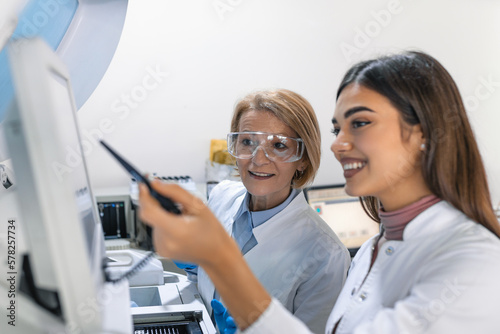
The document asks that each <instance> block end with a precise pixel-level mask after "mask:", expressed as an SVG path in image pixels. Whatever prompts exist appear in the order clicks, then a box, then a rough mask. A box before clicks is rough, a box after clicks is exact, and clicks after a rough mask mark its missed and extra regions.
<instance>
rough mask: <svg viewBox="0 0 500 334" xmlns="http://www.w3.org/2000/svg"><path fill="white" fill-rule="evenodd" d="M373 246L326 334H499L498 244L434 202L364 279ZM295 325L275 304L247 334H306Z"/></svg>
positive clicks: (353, 271)
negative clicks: (334, 328) (335, 328)
mask: <svg viewBox="0 0 500 334" xmlns="http://www.w3.org/2000/svg"><path fill="white" fill-rule="evenodd" d="M374 240H376V239H375V238H374V239H372V240H369V241H367V242H366V243H365V244H364V245H363V247H362V248H361V249H360V251H359V252H358V254H356V257H355V258H354V260H353V262H352V264H351V268H350V270H349V274H348V278H347V281H346V284H345V285H344V288H343V289H342V292H341V294H340V296H339V298H338V300H337V304H336V305H335V308H334V309H333V311H332V314H331V315H330V318H329V320H328V324H327V330H326V333H331V331H332V329H333V327H334V326H335V324H336V323H337V321H338V320H339V319H341V318H342V319H341V321H340V324H339V326H338V328H337V332H336V334H341V333H355V334H361V333H383V334H391V333H398V334H405V333H426V334H442V333H459V334H460V333H464V334H465V333H467V334H470V333H478V334H479V333H481V334H488V333H491V334H493V333H495V334H498V333H500V313H499V312H500V284H499V283H500V240H499V239H498V238H497V237H496V236H495V235H493V234H492V233H490V232H489V231H488V230H487V229H485V228H484V227H482V226H481V225H479V224H476V223H475V222H473V221H471V220H470V219H468V218H467V217H466V216H465V215H463V214H462V213H461V212H459V211H458V210H456V209H455V208H453V207H452V206H451V205H449V204H448V203H447V202H444V201H442V202H439V203H437V204H435V205H433V206H432V207H430V208H428V209H427V210H425V211H424V212H422V213H421V214H420V215H418V216H417V217H416V218H415V219H414V220H413V221H411V222H410V223H409V224H408V226H407V227H406V229H405V231H404V234H403V240H404V241H386V242H385V243H384V244H383V245H382V247H381V249H380V250H379V253H378V257H377V260H376V261H375V263H374V265H373V267H372V269H371V271H370V273H369V274H368V276H367V272H368V268H369V265H370V260H371V253H372V250H371V247H372V244H373V242H374ZM365 277H366V280H365V281H364V283H363V280H364V279H365ZM284 324H285V325H284ZM300 325H301V324H300V323H299V322H298V321H297V320H296V319H293V318H292V316H291V315H290V314H289V313H287V312H286V311H285V310H284V309H283V308H282V307H281V306H280V305H279V304H277V303H275V302H273V303H272V304H271V306H270V307H269V308H268V309H267V310H266V311H265V312H264V314H263V315H262V316H261V317H260V318H259V319H258V321H257V322H255V323H254V324H253V325H252V326H251V327H249V328H248V329H247V330H246V331H245V332H244V333H245V334H254V333H255V334H256V333H259V334H264V333H292V334H298V333H300V334H303V333H308V331H307V329H305V328H304V327H301V326H300Z"/></svg>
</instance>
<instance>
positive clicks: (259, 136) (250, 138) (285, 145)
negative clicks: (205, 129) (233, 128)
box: [227, 132, 304, 162]
mask: <svg viewBox="0 0 500 334" xmlns="http://www.w3.org/2000/svg"><path fill="white" fill-rule="evenodd" d="M259 148H260V149H262V152H264V154H265V155H266V157H267V158H268V159H269V160H271V161H276V162H294V161H297V160H300V159H301V158H302V155H303V154H304V142H303V141H302V139H300V138H291V137H286V136H281V135H275V134H272V133H265V132H231V133H229V134H228V135H227V150H228V152H229V153H230V154H231V155H232V156H233V157H235V158H237V159H251V158H253V157H254V156H255V155H256V154H257V150H258V149H259Z"/></svg>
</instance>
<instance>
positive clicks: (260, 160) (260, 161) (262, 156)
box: [252, 146, 271, 166]
mask: <svg viewBox="0 0 500 334" xmlns="http://www.w3.org/2000/svg"><path fill="white" fill-rule="evenodd" d="M270 161H271V160H270V159H269V158H268V156H267V152H266V151H265V149H264V148H263V147H261V146H258V147H257V148H256V149H255V152H254V153H253V156H252V162H253V163H254V164H256V165H258V166H262V165H265V164H267V163H269V162H270Z"/></svg>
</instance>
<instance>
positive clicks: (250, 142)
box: [241, 138, 253, 146]
mask: <svg viewBox="0 0 500 334" xmlns="http://www.w3.org/2000/svg"><path fill="white" fill-rule="evenodd" d="M241 144H243V145H245V146H251V145H253V141H252V140H251V139H248V138H246V139H242V140H241Z"/></svg>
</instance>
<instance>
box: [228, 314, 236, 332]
mask: <svg viewBox="0 0 500 334" xmlns="http://www.w3.org/2000/svg"><path fill="white" fill-rule="evenodd" d="M236 328H237V327H236V322H235V321H234V319H233V317H231V316H229V317H227V318H226V331H231V330H234V331H232V332H231V333H234V332H235V331H236Z"/></svg>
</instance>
